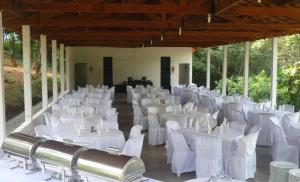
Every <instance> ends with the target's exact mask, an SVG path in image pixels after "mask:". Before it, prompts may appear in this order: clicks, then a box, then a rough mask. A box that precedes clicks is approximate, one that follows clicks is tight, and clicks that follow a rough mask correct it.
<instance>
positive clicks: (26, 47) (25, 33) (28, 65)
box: [22, 25, 32, 122]
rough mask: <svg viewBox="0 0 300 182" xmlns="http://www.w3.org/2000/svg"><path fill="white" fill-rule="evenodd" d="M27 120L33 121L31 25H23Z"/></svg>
mask: <svg viewBox="0 0 300 182" xmlns="http://www.w3.org/2000/svg"><path fill="white" fill-rule="evenodd" d="M22 38H23V41H22V42H23V68H24V108H25V122H31V121H32V93H31V52H30V51H31V49H30V47H31V45H30V44H31V42H30V27H29V26H28V25H23V26H22Z"/></svg>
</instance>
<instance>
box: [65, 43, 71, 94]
mask: <svg viewBox="0 0 300 182" xmlns="http://www.w3.org/2000/svg"><path fill="white" fill-rule="evenodd" d="M69 51H70V47H66V90H67V91H70V58H69Z"/></svg>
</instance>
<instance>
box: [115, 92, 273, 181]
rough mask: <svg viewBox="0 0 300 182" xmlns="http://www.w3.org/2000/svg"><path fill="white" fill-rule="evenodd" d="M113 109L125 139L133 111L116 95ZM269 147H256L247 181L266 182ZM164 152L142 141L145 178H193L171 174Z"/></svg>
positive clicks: (121, 95)
mask: <svg viewBox="0 0 300 182" xmlns="http://www.w3.org/2000/svg"><path fill="white" fill-rule="evenodd" d="M114 107H116V108H117V111H118V112H119V125H120V129H121V130H123V132H124V134H125V137H126V139H127V138H128V135H129V131H130V128H131V126H132V120H133V111H132V109H131V105H129V104H127V103H126V95H125V94H116V100H115V103H114ZM270 152H271V150H270V148H269V147H257V173H256V178H255V179H250V180H249V181H257V182H267V181H268V176H269V163H270V160H271V155H270ZM165 153H166V151H165V148H164V146H150V145H148V139H147V135H146V137H145V140H144V147H143V151H142V157H141V158H142V159H143V161H144V163H145V166H146V171H147V172H146V174H145V176H147V177H151V178H154V179H158V180H161V181H168V182H177V181H178V182H179V181H185V180H188V179H193V178H195V172H191V173H184V174H182V175H181V176H180V177H177V176H176V174H173V173H172V172H171V166H170V165H167V162H166V154H165Z"/></svg>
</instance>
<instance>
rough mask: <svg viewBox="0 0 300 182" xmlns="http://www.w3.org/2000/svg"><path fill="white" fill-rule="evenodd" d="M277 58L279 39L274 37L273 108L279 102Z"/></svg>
mask: <svg viewBox="0 0 300 182" xmlns="http://www.w3.org/2000/svg"><path fill="white" fill-rule="evenodd" d="M277 56H278V37H274V38H272V78H271V103H272V108H275V107H276V100H277Z"/></svg>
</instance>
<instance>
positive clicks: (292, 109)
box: [279, 104, 295, 112]
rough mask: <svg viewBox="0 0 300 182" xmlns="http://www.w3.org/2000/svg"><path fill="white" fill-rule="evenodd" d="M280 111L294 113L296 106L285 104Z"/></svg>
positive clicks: (280, 107)
mask: <svg viewBox="0 0 300 182" xmlns="http://www.w3.org/2000/svg"><path fill="white" fill-rule="evenodd" d="M279 110H282V111H288V112H294V110H295V106H293V105H290V104H285V105H282V106H279Z"/></svg>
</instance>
